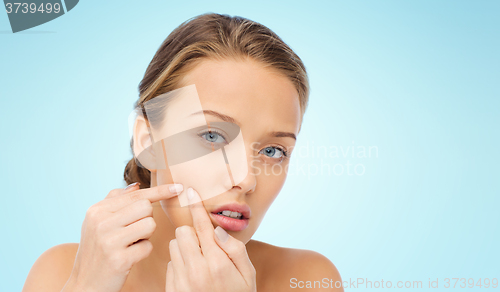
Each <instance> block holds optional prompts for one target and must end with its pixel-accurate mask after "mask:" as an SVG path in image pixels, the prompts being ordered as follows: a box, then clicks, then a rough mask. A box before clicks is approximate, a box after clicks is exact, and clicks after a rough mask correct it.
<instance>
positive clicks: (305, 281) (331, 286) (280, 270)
mask: <svg viewBox="0 0 500 292" xmlns="http://www.w3.org/2000/svg"><path fill="white" fill-rule="evenodd" d="M247 250H248V253H249V256H250V259H251V260H252V263H254V266H255V269H256V270H257V285H258V286H259V288H261V289H262V291H296V289H297V288H308V289H307V291H316V290H317V291H343V289H342V287H341V283H342V279H341V277H340V273H339V271H338V270H337V267H335V265H334V264H333V263H332V262H331V261H330V260H329V259H328V258H327V257H326V256H324V255H322V254H320V253H318V252H315V251H312V250H305V249H294V248H286V247H279V246H275V245H271V244H268V243H264V242H261V241H256V240H250V241H249V242H248V243H247ZM259 282H260V283H259ZM335 283H337V287H339V286H340V288H335ZM257 290H258V291H261V290H260V289H257Z"/></svg>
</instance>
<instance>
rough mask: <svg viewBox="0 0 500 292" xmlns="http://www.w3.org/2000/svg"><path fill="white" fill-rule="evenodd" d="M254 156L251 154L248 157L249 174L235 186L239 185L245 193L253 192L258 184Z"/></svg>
mask: <svg viewBox="0 0 500 292" xmlns="http://www.w3.org/2000/svg"><path fill="white" fill-rule="evenodd" d="M251 159H252V157H251V155H250V156H249V158H248V174H247V176H246V177H245V179H243V180H242V181H241V182H240V183H238V184H236V185H235V186H233V188H234V187H238V188H240V189H241V192H242V193H243V194H251V193H253V192H254V191H255V188H256V186H257V178H256V176H255V173H254V169H253V167H252V161H251Z"/></svg>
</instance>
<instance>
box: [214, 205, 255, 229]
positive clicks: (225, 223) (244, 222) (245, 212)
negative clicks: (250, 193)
mask: <svg viewBox="0 0 500 292" xmlns="http://www.w3.org/2000/svg"><path fill="white" fill-rule="evenodd" d="M229 212H231V213H229ZM237 213H239V214H237ZM223 214H225V215H227V216H225V215H223ZM238 215H239V216H238ZM210 216H211V217H212V218H213V219H214V220H215V221H216V222H217V223H218V225H220V226H221V227H222V228H224V229H225V230H228V231H241V230H244V229H245V228H247V227H248V221H249V219H250V207H248V205H240V204H236V203H232V204H226V205H223V206H220V207H217V208H216V209H214V210H212V211H211V212H210ZM230 216H232V217H238V218H231V217H230Z"/></svg>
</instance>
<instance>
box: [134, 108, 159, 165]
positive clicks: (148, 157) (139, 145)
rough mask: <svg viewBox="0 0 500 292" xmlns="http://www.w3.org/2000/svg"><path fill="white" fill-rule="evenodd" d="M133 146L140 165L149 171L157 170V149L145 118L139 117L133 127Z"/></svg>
mask: <svg viewBox="0 0 500 292" xmlns="http://www.w3.org/2000/svg"><path fill="white" fill-rule="evenodd" d="M133 131H134V133H133V145H132V150H133V152H134V157H135V158H136V159H137V160H138V161H139V163H140V164H141V165H142V166H143V167H144V168H146V169H148V170H149V171H156V169H157V158H158V157H157V155H155V149H154V148H156V147H153V145H152V141H151V136H150V135H149V129H148V127H147V122H146V120H145V119H144V116H142V115H141V114H139V115H137V118H136V119H135V122H134V126H133Z"/></svg>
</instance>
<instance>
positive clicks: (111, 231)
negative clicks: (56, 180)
mask: <svg viewBox="0 0 500 292" xmlns="http://www.w3.org/2000/svg"><path fill="white" fill-rule="evenodd" d="M190 84H195V85H196V90H197V92H198V94H199V99H200V102H201V104H202V105H203V109H204V113H203V114H204V116H205V119H206V121H207V122H208V123H211V122H231V123H234V124H237V125H238V126H239V128H240V129H241V132H242V133H243V134H244V135H243V137H244V143H245V146H246V147H245V149H247V150H246V151H247V155H248V161H249V170H248V175H247V176H246V177H245V178H244V179H243V180H242V181H241V182H239V183H237V184H235V185H234V186H232V188H230V189H229V190H228V191H226V192H224V193H222V194H220V195H218V196H215V197H211V198H209V199H206V200H203V201H200V194H198V193H197V191H196V190H193V189H192V188H189V186H182V185H178V184H173V181H172V180H171V175H170V173H169V171H168V169H164V170H161V169H158V170H154V169H149V170H148V169H146V168H143V167H140V166H139V165H138V164H137V161H136V159H132V160H130V162H129V163H128V164H127V166H126V168H125V175H124V176H125V181H126V182H127V183H128V184H130V185H129V186H128V187H127V188H125V189H115V190H112V191H111V192H110V193H109V194H108V195H107V196H106V198H105V199H103V200H102V201H100V202H98V203H96V204H95V205H93V206H92V207H90V208H89V209H88V211H87V214H86V217H85V220H84V222H83V226H82V233H81V240H80V243H79V244H76V243H68V244H61V245H58V246H55V247H52V248H50V249H49V250H47V251H46V252H44V253H43V254H42V255H41V256H40V257H39V259H38V260H37V261H36V262H35V264H34V265H33V267H32V269H31V271H30V273H29V275H28V278H27V280H26V283H25V286H24V289H23V291H26V292H28V291H36V292H43V291H65V292H68V291H89V292H90V291H103V292H104V291H105V292H118V291H125V292H128V291H169V292H170V291H257V290H258V291H259V292H262V291H288V290H296V289H297V288H299V289H300V288H304V289H306V290H307V291H314V290H318V291H329V290H336V291H340V290H342V288H341V287H340V288H335V286H336V287H339V286H340V283H341V282H340V281H341V279H340V275H339V273H338V271H337V269H336V268H335V266H334V265H333V264H332V263H331V262H330V261H329V260H328V259H327V258H326V257H324V256H323V255H321V254H319V253H316V252H313V251H308V250H298V249H291V248H283V247H278V246H273V245H270V244H266V243H263V242H259V241H256V240H252V239H251V237H252V235H253V234H254V233H255V231H256V230H257V228H258V227H259V224H260V223H261V221H262V219H263V217H264V215H265V213H266V211H267V209H268V208H269V206H270V205H271V203H272V202H273V201H274V199H275V198H276V196H277V195H278V193H279V192H280V190H281V188H282V186H283V184H284V182H285V179H286V171H280V172H269V171H267V172H266V171H258V170H259V169H260V170H263V169H264V168H265V167H272V166H276V165H279V166H280V167H279V169H281V170H285V169H286V167H287V165H288V163H289V158H290V155H291V153H292V150H293V147H294V145H295V142H296V137H297V135H298V133H299V130H300V125H301V122H302V117H303V115H304V112H305V110H306V106H307V99H308V94H309V90H308V88H309V84H308V79H307V74H306V70H305V67H304V65H303V63H302V61H301V60H300V58H299V57H298V56H297V55H296V54H295V53H294V52H293V51H292V50H291V49H290V48H289V47H288V46H287V45H286V44H285V43H284V42H283V41H282V40H281V39H280V38H279V37H278V36H277V35H276V34H274V33H273V32H272V31H271V30H270V29H268V28H267V27H265V26H263V25H261V24H259V23H256V22H253V21H250V20H248V19H245V18H242V17H230V16H227V15H220V14H214V13H210V14H203V15H200V16H198V17H195V18H193V19H190V20H189V21H187V22H185V23H183V24H181V25H180V26H179V27H177V28H176V29H175V30H174V31H173V32H172V33H171V34H170V35H169V36H168V37H167V39H166V40H165V41H164V42H163V44H162V45H161V47H160V48H159V49H158V51H157V53H156V55H155V56H154V58H153V60H152V61H151V63H150V65H149V67H148V68H147V70H146V73H145V75H144V78H143V80H142V81H141V83H140V85H139V91H140V98H139V100H138V101H137V103H136V106H139V107H140V106H141V105H144V104H145V103H146V102H147V101H150V100H151V99H153V98H155V97H157V96H159V95H161V94H164V93H167V92H170V91H172V90H175V89H178V88H181V87H184V86H188V85H190ZM146 119H147V118H146ZM146 119H144V118H142V119H141V118H138V119H137V121H136V123H135V127H134V136H133V139H132V145H131V146H132V149H133V152H134V153H140V152H141V151H144V149H145V148H146V147H147V145H146V144H147V143H145V141H147V139H148V138H149V132H148V128H147V120H146ZM218 135H219V134H217V133H209V134H205V135H200V139H205V140H207V141H209V142H210V141H212V140H213V139H218V138H223V137H219V136H218ZM251 145H252V146H251ZM250 165H251V167H250ZM183 188H184V190H183ZM181 191H186V193H187V196H188V198H190V200H192V201H191V202H195V203H192V204H190V205H189V206H186V207H180V205H179V199H178V197H177V195H178V194H179V193H180V192H181ZM223 211H226V212H223ZM229 211H231V212H233V213H229ZM231 216H232V217H235V218H229V217H231ZM287 216H294V215H293V214H287ZM224 228H225V229H226V230H224ZM327 283H328V284H327Z"/></svg>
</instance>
